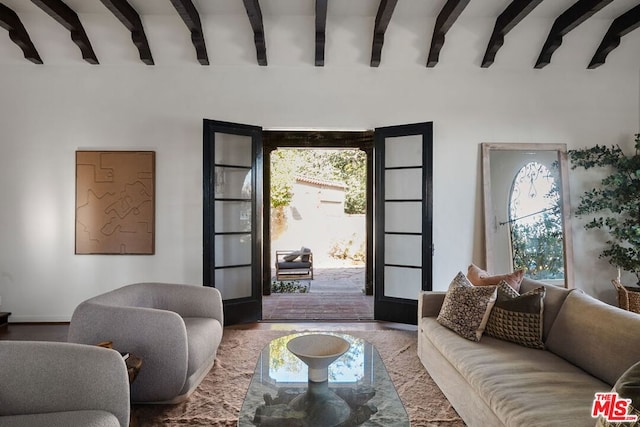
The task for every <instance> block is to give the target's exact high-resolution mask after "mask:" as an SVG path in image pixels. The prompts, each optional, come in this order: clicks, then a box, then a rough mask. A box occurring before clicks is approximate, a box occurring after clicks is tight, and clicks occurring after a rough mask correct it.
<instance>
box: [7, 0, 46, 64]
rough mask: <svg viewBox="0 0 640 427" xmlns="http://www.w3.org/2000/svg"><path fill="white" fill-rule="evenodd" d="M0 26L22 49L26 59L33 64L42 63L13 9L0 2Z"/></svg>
mask: <svg viewBox="0 0 640 427" xmlns="http://www.w3.org/2000/svg"><path fill="white" fill-rule="evenodd" d="M0 27H2V28H4V29H5V30H7V31H8V32H9V38H11V40H12V41H13V42H14V43H15V44H17V45H18V46H19V47H20V49H22V53H24V57H25V58H26V59H28V60H29V61H31V62H33V63H34V64H42V59H41V58H40V55H39V54H38V51H37V50H36V47H35V46H34V45H33V42H32V41H31V37H29V33H27V30H26V29H25V28H24V25H22V21H20V18H18V15H17V14H16V13H15V12H14V11H13V10H11V9H9V8H8V7H7V6H5V5H3V4H2V3H0Z"/></svg>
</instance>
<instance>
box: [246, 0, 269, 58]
mask: <svg viewBox="0 0 640 427" xmlns="http://www.w3.org/2000/svg"><path fill="white" fill-rule="evenodd" d="M242 1H243V3H244V7H245V9H247V16H248V17H249V22H250V23H251V28H252V29H253V41H254V43H255V45H256V57H257V59H258V65H262V66H266V65H267V43H266V41H265V38H264V24H263V23H262V10H261V9H260V3H258V0H242Z"/></svg>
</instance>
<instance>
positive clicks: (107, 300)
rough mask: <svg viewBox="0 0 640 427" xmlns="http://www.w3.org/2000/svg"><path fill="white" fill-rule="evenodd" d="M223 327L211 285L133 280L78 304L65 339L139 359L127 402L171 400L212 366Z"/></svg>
mask: <svg viewBox="0 0 640 427" xmlns="http://www.w3.org/2000/svg"><path fill="white" fill-rule="evenodd" d="M223 325H224V317H223V309H222V298H221V295H220V292H219V291H218V290H217V289H215V288H210V287H204V286H192V285H178V284H168V283H137V284H133V285H128V286H124V287H122V288H119V289H116V290H114V291H111V292H107V293H105V294H102V295H98V296H96V297H94V298H91V299H89V300H87V301H84V302H83V303H81V304H80V305H79V306H78V307H77V308H76V309H75V311H74V313H73V316H72V318H71V324H70V326H69V338H68V340H69V341H70V342H77V343H84V344H95V343H98V342H101V341H111V342H112V343H113V348H114V349H116V350H119V351H123V352H129V353H132V354H135V355H136V356H139V357H141V358H142V368H141V369H140V373H139V374H138V376H137V378H136V380H135V381H134V382H133V384H132V386H131V399H132V401H134V402H136V403H177V402H180V401H183V400H185V399H187V397H188V396H189V395H190V394H191V393H192V392H193V390H194V389H195V388H196V387H197V386H198V384H200V382H201V381H202V379H203V378H204V377H205V375H206V374H207V373H208V372H209V370H210V369H211V367H212V366H213V364H214V361H215V357H216V353H217V350H218V346H219V345H220V341H221V340H222V332H223Z"/></svg>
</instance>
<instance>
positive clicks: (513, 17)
mask: <svg viewBox="0 0 640 427" xmlns="http://www.w3.org/2000/svg"><path fill="white" fill-rule="evenodd" d="M540 3H542V0H513V1H512V2H511V3H510V4H509V6H507V7H506V8H505V10H504V11H503V12H502V13H501V14H500V16H498V19H496V25H495V27H494V28H493V33H492V34H491V38H490V39H489V45H488V46H487V50H486V52H485V53H484V58H483V59H482V65H481V67H482V68H487V67H489V66H490V65H491V64H493V61H495V59H496V53H498V50H500V48H501V47H502V45H503V44H504V36H505V35H507V33H508V32H509V31H511V30H512V29H513V27H515V26H516V25H518V23H519V22H520V21H522V20H523V19H524V18H525V17H526V16H527V15H528V14H529V13H530V12H531V11H532V10H533V9H535V8H536V6H538V5H539V4H540Z"/></svg>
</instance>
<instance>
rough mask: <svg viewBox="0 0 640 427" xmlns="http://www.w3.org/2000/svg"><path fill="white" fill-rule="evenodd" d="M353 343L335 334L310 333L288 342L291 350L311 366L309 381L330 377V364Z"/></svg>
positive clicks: (319, 380)
mask: <svg viewBox="0 0 640 427" xmlns="http://www.w3.org/2000/svg"><path fill="white" fill-rule="evenodd" d="M350 347H351V344H349V342H348V341H346V340H345V339H343V338H340V337H336V336H334V335H325V334H310V335H302V336H299V337H296V338H293V339H292V340H291V341H289V342H288V343H287V348H288V349H289V351H290V352H291V353H293V354H295V355H296V357H298V358H299V359H300V360H302V361H303V362H304V363H305V364H306V365H307V366H308V367H309V381H313V382H323V381H328V379H329V375H328V374H329V365H330V364H332V363H333V362H334V361H335V360H336V359H337V358H339V357H340V356H342V355H343V354H344V353H346V352H347V351H349V348H350Z"/></svg>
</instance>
